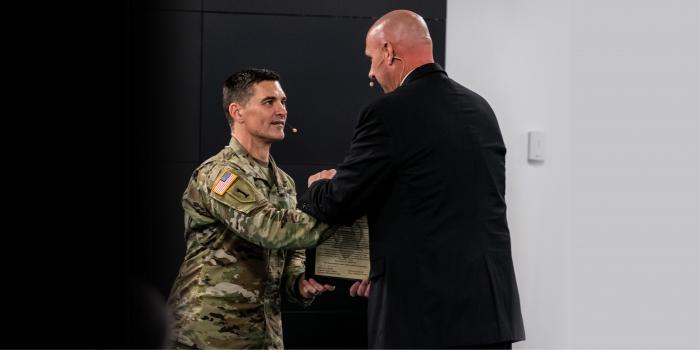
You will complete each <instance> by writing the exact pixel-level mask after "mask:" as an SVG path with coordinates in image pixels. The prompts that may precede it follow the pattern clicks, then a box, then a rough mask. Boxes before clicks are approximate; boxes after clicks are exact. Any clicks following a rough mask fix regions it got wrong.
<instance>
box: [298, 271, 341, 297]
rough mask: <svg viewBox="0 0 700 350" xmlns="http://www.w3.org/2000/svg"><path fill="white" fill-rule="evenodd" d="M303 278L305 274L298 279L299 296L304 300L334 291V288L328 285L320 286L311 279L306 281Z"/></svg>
mask: <svg viewBox="0 0 700 350" xmlns="http://www.w3.org/2000/svg"><path fill="white" fill-rule="evenodd" d="M304 276H305V274H302V275H301V277H299V295H301V296H302V298H304V299H309V298H311V297H313V296H316V295H319V294H323V293H325V292H326V291H329V292H332V291H334V290H335V286H332V285H330V284H324V285H321V284H320V283H318V282H316V280H314V279H313V278H309V279H308V280H307V279H306V278H305V277H304Z"/></svg>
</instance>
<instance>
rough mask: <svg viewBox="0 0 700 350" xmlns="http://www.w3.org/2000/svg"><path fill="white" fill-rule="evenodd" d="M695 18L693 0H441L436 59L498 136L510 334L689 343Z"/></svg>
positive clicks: (589, 342)
mask: <svg viewBox="0 0 700 350" xmlns="http://www.w3.org/2000/svg"><path fill="white" fill-rule="evenodd" d="M699 19H700V5H699V4H698V1H697V0H509V1H507V0H448V7H447V58H446V68H447V71H448V73H449V74H450V76H451V77H453V78H454V79H456V80H457V81H460V82H462V83H463V84H464V85H466V86H467V87H469V88H471V89H472V90H474V91H476V92H478V93H480V94H481V95H482V96H484V97H485V98H486V99H487V100H488V101H489V102H490V103H491V105H492V107H493V108H494V110H495V112H496V115H497V116H498V118H499V121H500V125H501V129H502V131H503V136H504V138H505V140H506V145H507V147H508V156H507V172H508V173H507V178H508V181H507V201H508V205H509V221H510V226H511V232H512V239H513V245H514V247H513V248H514V259H515V263H516V273H517V275H518V276H517V277H518V283H519V286H520V293H521V301H522V303H523V314H524V315H523V316H524V317H525V327H526V333H527V337H528V340H527V341H526V342H523V343H520V344H516V347H518V348H562V347H566V348H622V347H626V348H629V347H634V348H683V347H685V348H697V347H700V339H699V338H698V337H699V335H698V334H700V320H699V316H700V297H699V296H700V289H699V286H698V282H699V280H700V266H699V265H700V262H699V260H698V253H699V252H700V240H699V238H698V236H699V235H700V223H699V220H698V217H699V216H700V203H699V198H700V173H699V165H700V144H699V143H698V138H699V137H700V123H699V120H698V119H700V118H699V116H700V102H699V101H700V85H699V84H700V55H699V49H700V26H699V24H698V23H699ZM529 130H542V131H545V132H546V133H547V137H548V139H547V159H546V160H545V162H544V163H542V164H536V163H528V161H527V153H526V145H527V139H526V134H527V131H529Z"/></svg>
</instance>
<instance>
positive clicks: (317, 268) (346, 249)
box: [306, 216, 369, 284]
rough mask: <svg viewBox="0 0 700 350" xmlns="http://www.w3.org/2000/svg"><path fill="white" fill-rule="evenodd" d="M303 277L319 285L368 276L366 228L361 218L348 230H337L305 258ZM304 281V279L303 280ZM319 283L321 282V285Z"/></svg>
mask: <svg viewBox="0 0 700 350" xmlns="http://www.w3.org/2000/svg"><path fill="white" fill-rule="evenodd" d="M306 259H307V264H306V265H307V266H306V274H307V276H309V275H313V277H314V279H316V280H318V281H319V282H320V283H328V282H331V284H332V281H328V279H329V278H330V279H333V278H339V279H345V280H361V279H363V278H367V276H368V275H369V228H368V226H367V217H365V216H363V217H361V218H359V219H358V220H357V221H355V222H354V223H353V224H352V225H351V226H339V227H338V228H337V230H336V232H335V233H334V234H333V235H331V236H330V237H329V238H328V239H327V240H326V241H325V242H323V243H322V244H321V245H319V246H317V247H316V249H310V250H309V251H307V254H306ZM307 278H308V277H307ZM322 281H323V282H322Z"/></svg>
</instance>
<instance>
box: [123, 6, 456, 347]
mask: <svg viewBox="0 0 700 350" xmlns="http://www.w3.org/2000/svg"><path fill="white" fill-rule="evenodd" d="M397 8H406V9H411V10H414V11H416V12H418V13H420V14H421V15H423V17H424V18H425V19H426V21H427V23H428V26H429V27H430V30H431V34H432V36H433V42H434V45H435V59H436V61H437V62H438V63H440V64H443V65H444V59H445V11H446V1H445V0H440V1H418V0H411V1H409V0H403V1H399V0H385V1H372V0H361V1H341V0H309V1H303V2H295V1H272V0H256V1H248V0H237V1H228V0H177V1H174V2H169V1H162V0H158V1H150V2H145V3H139V4H136V5H135V7H134V11H133V13H132V15H133V26H132V27H131V28H130V35H131V42H132V43H133V47H132V48H131V50H130V51H129V52H130V57H129V59H130V65H129V66H130V67H131V70H130V72H129V74H130V78H129V79H127V80H128V81H129V82H130V84H131V86H130V87H129V89H128V93H129V94H130V99H131V101H133V105H132V108H131V109H132V110H131V112H130V113H129V115H130V121H129V123H128V125H130V135H129V140H130V142H131V144H130V147H128V148H129V151H130V152H131V156H130V160H131V161H130V165H129V169H130V171H131V172H132V174H130V175H129V183H130V186H131V188H129V194H128V195H127V198H129V201H130V205H129V211H130V212H129V218H130V219H129V220H130V222H129V225H128V232H127V233H126V234H127V235H128V236H129V241H130V242H131V243H130V247H131V248H130V251H129V254H130V259H129V261H130V263H129V269H130V270H131V274H132V276H133V277H134V279H135V280H138V281H140V282H141V283H144V284H146V285H148V286H151V287H152V288H153V289H155V290H157V291H158V292H159V293H160V297H162V299H163V300H164V299H165V298H166V297H167V294H168V292H169V289H170V287H171V284H172V281H173V279H174V277H175V275H176V273H177V269H178V268H179V265H180V263H181V261H182V258H183V256H184V249H185V242H184V238H183V235H182V233H183V227H182V215H183V213H182V208H181V207H180V197H181V195H182V192H183V190H184V187H185V185H186V183H187V180H188V178H189V176H190V174H191V172H192V170H193V169H194V168H195V167H196V166H197V165H198V164H199V163H200V162H201V161H203V160H204V159H206V158H208V157H209V156H211V155H213V154H214V153H216V152H218V151H219V150H220V149H221V148H222V147H223V146H224V145H225V144H226V143H227V142H228V140H229V137H230V136H229V129H228V124H227V123H226V121H225V117H224V112H223V110H222V107H221V86H222V83H223V81H224V79H225V78H226V77H228V76H229V75H230V74H231V73H233V72H234V71H237V70H240V69H243V68H247V67H260V68H269V69H273V70H275V71H277V72H279V73H280V75H281V76H282V87H283V89H284V90H285V92H286V94H287V97H288V110H289V119H288V120H289V122H290V123H291V124H292V125H294V126H296V127H297V128H298V129H299V130H300V132H299V133H297V134H292V133H290V132H287V136H286V138H285V140H284V141H282V142H278V143H276V144H275V145H273V146H272V155H273V157H274V158H275V160H276V161H277V163H278V164H279V165H280V166H281V167H282V168H283V169H284V170H285V171H287V172H288V173H289V174H290V175H292V177H293V178H294V179H295V181H296V185H297V191H298V192H303V191H304V189H305V188H306V179H307V177H308V176H309V175H310V174H313V173H315V172H317V171H319V170H321V169H327V168H332V167H335V166H336V164H337V163H339V162H340V161H342V159H343V157H344V154H345V152H346V150H347V147H348V145H349V143H350V140H351V137H352V133H353V129H354V126H355V124H356V121H357V117H358V115H359V113H360V112H361V109H362V108H363V107H364V106H365V105H366V104H367V103H369V102H370V101H371V100H372V99H374V98H376V97H378V96H380V95H381V93H382V92H381V88H379V87H378V86H377V87H374V88H370V87H369V86H368V78H367V73H368V70H369V60H368V59H367V58H366V57H365V56H364V41H365V34H366V32H367V29H368V28H369V27H370V25H371V24H372V23H373V22H374V20H375V19H376V18H378V17H379V16H381V15H382V14H384V13H386V12H388V11H390V10H392V9H397ZM350 285H351V281H342V282H338V285H337V289H336V291H335V292H333V293H329V294H326V295H323V296H321V297H319V298H317V300H316V301H315V303H314V304H313V305H312V306H311V307H309V308H307V309H301V308H300V307H298V306H296V305H292V304H288V303H286V302H285V303H284V304H283V310H284V313H283V318H284V326H285V328H284V334H285V345H286V346H287V347H288V348H363V347H366V345H367V343H366V335H367V330H366V305H367V301H366V299H364V298H351V297H349V295H348V288H349V286H350ZM131 311H134V310H131ZM136 316H138V314H136ZM126 336H128V335H126ZM117 343H119V342H117ZM122 343H124V344H125V345H140V346H141V347H143V345H144V344H138V342H135V341H126V342H122ZM145 345H148V344H145Z"/></svg>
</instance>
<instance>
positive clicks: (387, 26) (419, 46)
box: [367, 10, 433, 56]
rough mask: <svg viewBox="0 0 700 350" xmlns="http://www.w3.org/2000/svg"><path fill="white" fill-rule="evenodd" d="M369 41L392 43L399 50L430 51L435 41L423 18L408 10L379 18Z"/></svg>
mask: <svg viewBox="0 0 700 350" xmlns="http://www.w3.org/2000/svg"><path fill="white" fill-rule="evenodd" d="M367 37H368V39H369V38H371V39H376V40H378V41H382V42H390V43H392V44H393V45H394V46H395V47H396V48H397V50H398V49H403V50H413V49H416V50H422V51H424V50H425V49H430V53H431V56H432V48H433V40H432V39H431V38H430V32H429V31H428V25H427V24H425V20H423V17H421V16H420V15H418V14H417V13H415V12H412V11H408V10H394V11H391V12H389V13H387V14H385V15H384V16H382V17H381V18H379V19H378V20H377V21H376V22H374V24H373V25H372V27H370V29H369V31H368V32H367Z"/></svg>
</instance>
